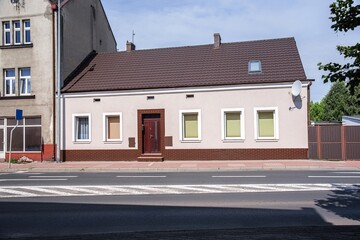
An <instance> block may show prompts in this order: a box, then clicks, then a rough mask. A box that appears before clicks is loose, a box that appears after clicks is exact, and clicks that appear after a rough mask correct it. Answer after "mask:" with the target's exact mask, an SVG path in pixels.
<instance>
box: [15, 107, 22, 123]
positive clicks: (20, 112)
mask: <svg viewBox="0 0 360 240" xmlns="http://www.w3.org/2000/svg"><path fill="white" fill-rule="evenodd" d="M21 120H23V110H20V109H16V121H21Z"/></svg>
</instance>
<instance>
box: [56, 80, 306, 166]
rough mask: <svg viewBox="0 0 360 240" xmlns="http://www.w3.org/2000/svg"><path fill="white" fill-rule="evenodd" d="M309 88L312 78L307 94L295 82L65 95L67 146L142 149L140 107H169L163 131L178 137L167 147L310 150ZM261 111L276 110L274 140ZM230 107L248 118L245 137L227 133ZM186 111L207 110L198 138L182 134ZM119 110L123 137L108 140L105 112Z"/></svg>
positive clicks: (304, 84)
mask: <svg viewBox="0 0 360 240" xmlns="http://www.w3.org/2000/svg"><path fill="white" fill-rule="evenodd" d="M307 88H308V83H303V86H302V94H301V96H300V97H296V98H294V97H293V96H292V95H291V83H290V82H289V83H283V84H255V85H238V86H217V87H199V88H183V89H166V90H151V91H128V92H115V93H101V92H98V93H96V94H91V93H88V94H87V93H79V94H76V93H74V94H64V95H63V99H62V103H63V111H64V113H65V119H64V122H63V127H64V132H63V134H64V135H63V140H64V145H63V146H64V149H65V150H66V151H68V150H70V151H71V150H105V149H106V150H110V149H111V150H131V149H138V147H139V146H140V145H143V144H141V143H139V139H138V136H139V134H138V131H139V124H141V123H139V122H138V119H139V118H138V110H151V109H164V112H165V113H164V120H165V133H162V135H163V136H164V137H165V136H166V137H167V138H169V137H170V138H171V139H172V144H171V145H169V144H168V145H167V146H166V147H165V150H181V149H187V150H201V149H205V150H206V149H305V151H307V150H306V149H307V148H308V140H307V139H308V138H307V127H308V126H307V111H308V109H307V101H308V97H309V96H307ZM191 95H193V96H191ZM149 97H150V98H149ZM152 97H153V98H152ZM95 99H96V100H95ZM261 110H269V111H273V110H274V112H275V117H274V124H275V130H274V131H275V133H274V138H272V139H260V138H259V137H258V135H257V128H258V126H257V124H258V123H257V121H258V119H257V115H256V114H257V112H258V111H261ZM228 111H230V112H231V111H235V112H237V111H241V114H242V117H243V119H242V121H241V125H242V127H243V130H242V133H241V135H242V136H241V139H240V138H239V139H225V138H224V128H225V125H224V112H228ZM182 112H197V113H199V116H200V115H201V117H200V118H198V127H199V136H198V139H195V140H186V139H185V140H184V138H183V136H181V135H182V132H183V129H182V128H183V127H184V126H183V122H182V116H181V113H182ZM115 113H117V114H119V113H121V120H122V122H121V124H120V126H121V135H122V139H121V141H116V142H110V141H106V139H104V134H105V132H106V131H107V130H106V123H105V118H104V114H105V115H106V114H110V115H111V114H115ZM77 116H87V117H89V119H90V121H89V122H90V123H89V125H90V138H89V140H88V141H76V136H75V135H76V126H75V125H76V121H75V118H76V117H77ZM243 131H244V132H243ZM131 138H135V147H129V140H130V139H131ZM165 155H166V154H165ZM70 160H71V159H70ZM129 160H131V159H129ZM169 160H171V159H169Z"/></svg>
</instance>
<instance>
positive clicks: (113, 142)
mask: <svg viewBox="0 0 360 240" xmlns="http://www.w3.org/2000/svg"><path fill="white" fill-rule="evenodd" d="M103 142H104V144H122V143H123V141H121V140H119V141H103Z"/></svg>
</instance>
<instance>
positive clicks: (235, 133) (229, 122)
mask: <svg viewBox="0 0 360 240" xmlns="http://www.w3.org/2000/svg"><path fill="white" fill-rule="evenodd" d="M240 117H241V112H227V113H225V132H226V135H225V137H226V138H239V137H240V136H241V130H240V129H241V125H240V124H241V123H240Z"/></svg>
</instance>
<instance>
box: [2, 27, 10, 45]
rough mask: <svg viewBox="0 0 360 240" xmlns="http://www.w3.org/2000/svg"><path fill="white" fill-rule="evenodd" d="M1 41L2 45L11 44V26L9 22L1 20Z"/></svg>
mask: <svg viewBox="0 0 360 240" xmlns="http://www.w3.org/2000/svg"><path fill="white" fill-rule="evenodd" d="M3 34H4V35H3V42H4V45H10V44H11V27H10V22H3Z"/></svg>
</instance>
